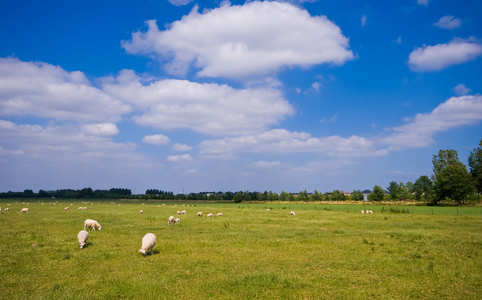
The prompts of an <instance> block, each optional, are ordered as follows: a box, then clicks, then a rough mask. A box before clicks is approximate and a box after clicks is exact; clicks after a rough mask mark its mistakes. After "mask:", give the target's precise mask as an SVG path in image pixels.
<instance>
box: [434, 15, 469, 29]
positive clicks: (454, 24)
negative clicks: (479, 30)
mask: <svg viewBox="0 0 482 300" xmlns="http://www.w3.org/2000/svg"><path fill="white" fill-rule="evenodd" d="M433 25H435V26H437V27H438V28H443V29H454V28H459V27H460V26H462V21H461V20H460V19H459V18H456V19H454V16H445V17H441V18H440V20H438V21H437V22H436V23H433Z"/></svg>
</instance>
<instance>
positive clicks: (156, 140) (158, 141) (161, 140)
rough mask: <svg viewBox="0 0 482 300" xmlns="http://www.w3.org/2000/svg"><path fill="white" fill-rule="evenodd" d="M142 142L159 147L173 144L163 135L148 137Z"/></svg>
mask: <svg viewBox="0 0 482 300" xmlns="http://www.w3.org/2000/svg"><path fill="white" fill-rule="evenodd" d="M142 141H143V142H144V143H148V144H152V145H157V146H164V145H167V144H169V143H170V142H171V140H170V139H169V138H168V137H167V136H165V135H163V134H154V135H146V136H145V137H144V138H143V139H142Z"/></svg>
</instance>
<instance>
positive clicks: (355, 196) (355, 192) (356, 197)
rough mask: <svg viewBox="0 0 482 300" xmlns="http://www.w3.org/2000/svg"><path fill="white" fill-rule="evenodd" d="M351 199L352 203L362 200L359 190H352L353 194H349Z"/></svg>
mask: <svg viewBox="0 0 482 300" xmlns="http://www.w3.org/2000/svg"><path fill="white" fill-rule="evenodd" d="M351 199H352V200H354V201H360V200H363V194H362V193H361V191H360V190H353V194H351Z"/></svg>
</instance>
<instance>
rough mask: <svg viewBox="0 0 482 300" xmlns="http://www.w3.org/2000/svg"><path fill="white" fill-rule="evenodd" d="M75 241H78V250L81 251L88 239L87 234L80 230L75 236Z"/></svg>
mask: <svg viewBox="0 0 482 300" xmlns="http://www.w3.org/2000/svg"><path fill="white" fill-rule="evenodd" d="M77 239H78V240H79V245H80V249H82V248H84V246H85V244H86V243H87V240H88V239H89V233H88V232H87V231H85V230H81V231H80V232H79V234H77Z"/></svg>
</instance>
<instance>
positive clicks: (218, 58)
mask: <svg viewBox="0 0 482 300" xmlns="http://www.w3.org/2000/svg"><path fill="white" fill-rule="evenodd" d="M147 26H148V29H147V31H146V32H135V33H133V34H132V39H131V40H129V41H123V42H122V46H123V47H124V49H125V50H126V51H127V52H128V53H132V54H146V55H154V56H157V57H158V58H159V59H160V60H161V61H167V62H168V63H167V65H166V70H167V71H168V72H170V73H171V74H176V75H184V74H185V73H186V72H187V71H188V70H189V68H190V67H191V66H192V65H194V66H195V67H196V68H198V69H199V72H198V76H201V77H226V78H235V79H239V78H246V77H249V76H256V75H266V74H271V73H275V72H276V71H278V70H279V69H280V68H282V67H285V66H287V67H292V66H301V67H310V66H312V65H317V64H322V63H331V64H338V65H339V64H343V63H345V62H346V61H347V60H351V59H353V57H354V56H353V53H352V51H350V50H349V44H348V39H347V38H346V37H345V36H344V35H343V34H342V32H341V29H340V28H339V27H338V26H337V25H335V24H334V23H333V22H331V21H329V20H328V19H327V18H326V17H325V16H311V15H310V14H309V13H308V12H307V11H306V10H303V9H301V8H299V7H297V6H294V5H292V4H290V3H281V2H270V1H265V2H259V1H255V2H248V3H246V4H244V5H242V6H231V5H224V6H221V7H219V8H216V9H213V10H209V11H206V12H203V13H199V12H198V8H197V7H195V8H194V9H193V10H192V11H191V13H189V15H186V16H184V17H183V18H182V19H181V20H179V21H176V22H174V23H172V24H170V26H169V28H168V29H166V30H164V31H161V30H159V28H158V26H157V24H156V21H155V20H150V21H147Z"/></svg>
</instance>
